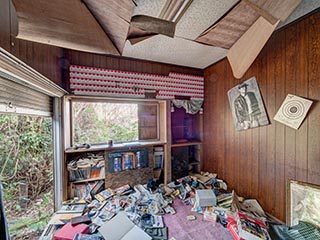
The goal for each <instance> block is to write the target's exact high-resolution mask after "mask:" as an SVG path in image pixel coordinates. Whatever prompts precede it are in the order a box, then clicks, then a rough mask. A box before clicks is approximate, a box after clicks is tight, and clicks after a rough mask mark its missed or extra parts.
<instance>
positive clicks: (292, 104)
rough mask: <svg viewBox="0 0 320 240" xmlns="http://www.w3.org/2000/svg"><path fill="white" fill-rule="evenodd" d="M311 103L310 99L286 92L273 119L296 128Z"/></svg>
mask: <svg viewBox="0 0 320 240" xmlns="http://www.w3.org/2000/svg"><path fill="white" fill-rule="evenodd" d="M311 104H312V101H310V100H308V99H305V98H302V97H298V96H295V95H292V94H288V96H287V97H286V99H285V100H284V102H283V103H282V105H281V107H280V109H279V110H278V112H277V114H276V115H275V116H274V118H273V119H274V120H276V121H278V122H281V123H283V124H285V125H287V126H289V127H292V128H294V129H298V128H299V127H300V125H301V123H302V122H303V120H304V118H305V117H306V115H307V112H308V110H309V108H310V107H311Z"/></svg>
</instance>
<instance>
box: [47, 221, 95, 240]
mask: <svg viewBox="0 0 320 240" xmlns="http://www.w3.org/2000/svg"><path fill="white" fill-rule="evenodd" d="M77 233H89V226H88V225H86V224H78V225H75V226H72V225H71V223H70V222H69V223H67V224H66V225H64V226H63V227H62V228H61V229H59V230H57V231H56V232H55V233H54V235H53V239H54V240H72V239H73V238H74V236H75V235H76V234H77Z"/></svg>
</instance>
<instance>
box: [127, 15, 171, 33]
mask: <svg viewBox="0 0 320 240" xmlns="http://www.w3.org/2000/svg"><path fill="white" fill-rule="evenodd" d="M130 26H132V27H134V28H137V29H141V30H144V31H147V32H152V33H159V34H163V35H166V36H168V37H173V36H174V31H175V27H176V24H175V23H174V22H171V21H167V20H163V19H160V18H155V17H151V16H146V15H135V16H133V17H132V18H131V23H130Z"/></svg>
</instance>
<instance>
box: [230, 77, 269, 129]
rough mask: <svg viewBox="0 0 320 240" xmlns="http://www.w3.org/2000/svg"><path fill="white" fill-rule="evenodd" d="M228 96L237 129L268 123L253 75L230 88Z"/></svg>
mask: <svg viewBox="0 0 320 240" xmlns="http://www.w3.org/2000/svg"><path fill="white" fill-rule="evenodd" d="M228 98H229V103H230V107H231V111H232V115H233V119H234V124H235V127H236V129H237V130H238V131H241V130H247V129H249V128H255V127H259V126H264V125H268V124H269V119H268V116H267V113H266V110H265V107H264V105H263V101H262V98H261V94H260V90H259V87H258V84H257V80H256V78H255V77H252V78H250V79H248V80H247V81H245V82H243V83H241V84H238V85H237V86H235V87H233V88H231V89H230V90H229V91H228Z"/></svg>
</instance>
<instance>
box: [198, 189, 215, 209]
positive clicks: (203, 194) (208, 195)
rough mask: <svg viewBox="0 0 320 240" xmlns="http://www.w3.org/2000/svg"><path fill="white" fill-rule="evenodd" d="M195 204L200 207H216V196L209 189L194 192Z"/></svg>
mask: <svg viewBox="0 0 320 240" xmlns="http://www.w3.org/2000/svg"><path fill="white" fill-rule="evenodd" d="M196 203H197V205H198V206H200V207H210V206H216V205H217V199H216V195H215V194H214V193H213V191H212V190H210V189H204V190H196Z"/></svg>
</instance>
